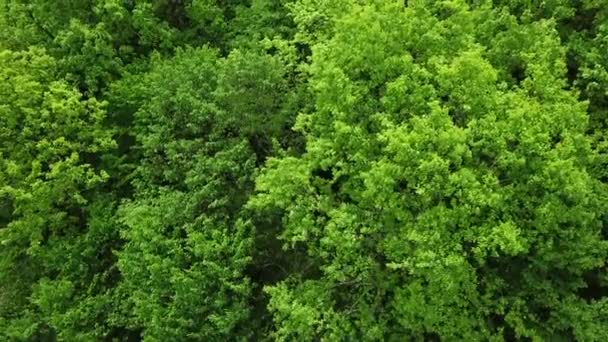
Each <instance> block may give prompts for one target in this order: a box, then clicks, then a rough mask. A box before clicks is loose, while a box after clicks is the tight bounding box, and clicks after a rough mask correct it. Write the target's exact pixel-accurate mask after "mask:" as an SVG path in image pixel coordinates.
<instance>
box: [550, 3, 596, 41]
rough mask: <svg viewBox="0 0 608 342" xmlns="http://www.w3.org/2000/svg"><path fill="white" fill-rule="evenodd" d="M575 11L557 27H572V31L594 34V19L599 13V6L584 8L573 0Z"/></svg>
mask: <svg viewBox="0 0 608 342" xmlns="http://www.w3.org/2000/svg"><path fill="white" fill-rule="evenodd" d="M575 3H576V4H577V5H578V6H576V12H575V14H574V16H572V17H569V18H566V19H564V20H562V21H561V23H560V24H561V25H559V27H567V28H572V29H573V30H574V31H578V32H582V31H587V32H591V33H592V34H595V19H596V17H597V15H598V13H599V8H584V6H581V4H580V2H578V1H576V2H575Z"/></svg>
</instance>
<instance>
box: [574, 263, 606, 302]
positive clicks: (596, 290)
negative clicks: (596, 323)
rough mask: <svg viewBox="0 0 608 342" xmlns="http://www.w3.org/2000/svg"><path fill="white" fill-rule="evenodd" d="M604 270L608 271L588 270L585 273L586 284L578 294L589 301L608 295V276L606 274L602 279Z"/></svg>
mask: <svg viewBox="0 0 608 342" xmlns="http://www.w3.org/2000/svg"><path fill="white" fill-rule="evenodd" d="M602 271H603V272H606V270H602V269H595V270H591V271H587V272H586V273H585V274H584V275H583V279H584V281H585V285H586V286H585V287H583V288H581V289H579V291H578V296H579V297H580V298H582V299H584V300H585V301H587V302H588V303H591V302H593V301H597V300H601V299H603V298H606V297H608V283H606V280H608V277H606V276H605V275H604V277H606V279H604V280H602V279H601V274H602Z"/></svg>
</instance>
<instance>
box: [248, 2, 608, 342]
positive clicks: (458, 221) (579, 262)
mask: <svg viewBox="0 0 608 342" xmlns="http://www.w3.org/2000/svg"><path fill="white" fill-rule="evenodd" d="M504 19H508V18H504V16H503V15H502V14H500V13H498V16H495V15H493V13H492V12H490V11H488V10H487V9H485V8H480V9H477V10H469V9H467V6H466V5H464V4H458V2H449V3H448V2H441V3H437V4H436V5H435V6H428V4H411V5H410V6H408V7H407V8H403V7H402V6H401V5H398V4H396V3H395V4H393V3H391V4H380V3H379V4H378V5H373V4H372V5H361V6H355V7H353V9H352V10H351V11H348V12H347V14H345V15H344V16H342V17H341V18H340V19H339V20H338V21H337V24H336V27H335V28H334V31H335V34H333V36H332V37H331V39H329V40H327V41H325V42H322V43H318V44H317V45H315V47H314V48H313V64H312V66H311V70H312V78H311V86H312V87H313V89H314V90H315V98H316V108H315V111H314V112H313V113H310V114H303V115H301V116H300V118H299V120H300V126H299V127H300V128H301V129H302V130H303V131H304V132H305V134H306V136H307V145H306V153H305V154H304V155H303V156H302V157H300V158H293V157H284V158H279V159H274V160H272V161H271V162H270V163H269V164H268V168H267V169H266V171H265V172H264V174H263V175H262V176H261V177H260V178H259V179H258V189H259V191H260V192H261V193H260V194H259V195H258V196H257V197H256V198H255V199H254V200H253V201H252V205H253V206H254V207H256V208H260V209H266V208H269V209H273V210H276V209H280V210H281V212H282V214H281V216H282V220H283V222H284V225H283V229H282V232H281V238H282V239H283V241H284V242H285V243H286V246H288V247H289V248H296V246H298V245H303V246H305V248H306V249H307V250H308V254H309V255H311V256H313V257H314V258H315V259H316V262H317V266H318V267H319V268H320V270H321V272H322V276H321V277H320V278H319V277H313V278H310V277H308V276H305V275H302V274H298V273H295V274H292V275H291V276H290V278H289V279H288V280H286V281H285V282H282V283H280V284H279V285H276V286H271V287H268V292H269V294H270V296H271V300H270V308H271V310H272V311H273V312H274V313H275V314H274V319H275V324H276V325H277V331H276V335H275V336H276V337H277V338H278V339H299V340H313V339H315V338H322V339H329V340H332V339H336V338H337V336H349V337H350V338H351V339H364V340H384V339H403V338H406V337H407V336H417V337H419V338H428V337H429V336H440V337H442V338H447V339H448V340H449V339H458V340H460V339H463V340H486V339H502V338H510V337H509V336H514V337H517V338H525V337H528V338H532V339H541V340H551V339H554V338H558V337H565V338H575V337H576V338H578V339H584V338H585V336H587V338H589V336H590V335H589V333H588V332H589V331H596V332H597V331H598V330H596V329H598V327H599V326H603V325H604V323H598V324H599V326H598V325H596V323H591V321H590V320H571V317H573V316H572V313H573V312H576V314H575V315H577V316H580V317H583V316H586V315H588V317H601V315H602V312H604V310H605V303H606V302H605V299H604V300H602V301H597V302H595V301H592V302H587V301H586V300H585V298H584V297H581V296H580V295H579V293H580V291H581V289H584V288H585V287H586V286H587V284H586V283H585V276H586V274H588V273H589V272H591V273H593V272H597V271H598V270H600V269H602V267H604V263H605V260H606V256H607V254H606V253H607V252H608V249H607V247H608V245H607V243H606V241H605V239H603V238H602V223H603V221H602V220H603V218H604V212H605V204H606V197H605V190H604V189H603V186H602V185H601V184H600V183H599V182H598V181H597V180H595V179H594V178H593V177H592V175H590V174H589V173H588V172H587V171H586V168H587V167H590V166H591V165H593V163H594V158H596V154H595V153H594V151H593V150H592V149H591V140H590V139H589V138H588V137H587V136H586V135H585V132H586V124H587V117H586V104H585V103H581V102H578V101H577V98H576V94H575V93H571V92H569V91H566V90H563V89H562V88H563V87H564V85H565V79H564V78H565V77H564V76H565V71H566V70H565V65H564V62H563V61H564V59H565V57H564V51H563V49H562V48H560V42H559V40H558V38H557V37H556V35H555V33H554V30H553V29H552V27H551V25H550V23H549V22H538V23H536V22H534V23H530V24H517V23H515V22H511V23H510V25H509V26H507V30H506V31H504V35H503V34H500V35H497V36H496V37H495V38H494V39H492V41H490V42H488V41H487V40H486V37H485V34H487V32H488V31H490V30H492V25H495V24H496V23H497V22H498V23H500V22H501V21H503V20H504ZM474 24H475V25H474ZM501 24H502V23H501ZM503 25H504V24H503ZM477 27H484V28H485V32H477ZM503 27H504V26H503ZM503 29H504V28H503ZM530 33H534V34H530ZM524 34H525V37H526V39H519V38H521V37H523V35H524ZM513 58H515V62H516V63H518V65H517V66H518V67H520V68H524V71H523V75H522V76H518V77H515V78H511V77H510V76H511V75H512V68H513V66H512V65H509V64H508V61H509V59H513ZM570 334H572V335H570ZM601 334H603V333H599V335H593V336H595V337H594V338H599V339H601V337H600V336H602V335H601Z"/></svg>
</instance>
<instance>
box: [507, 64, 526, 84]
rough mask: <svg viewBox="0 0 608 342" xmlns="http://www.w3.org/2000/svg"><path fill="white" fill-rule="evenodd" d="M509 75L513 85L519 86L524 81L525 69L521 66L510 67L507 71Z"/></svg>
mask: <svg viewBox="0 0 608 342" xmlns="http://www.w3.org/2000/svg"><path fill="white" fill-rule="evenodd" d="M509 75H510V76H511V79H512V80H513V83H514V84H515V85H520V84H521V82H522V81H523V80H525V79H526V69H525V67H524V66H523V65H522V64H519V63H518V64H515V65H512V66H511V67H510V69H509Z"/></svg>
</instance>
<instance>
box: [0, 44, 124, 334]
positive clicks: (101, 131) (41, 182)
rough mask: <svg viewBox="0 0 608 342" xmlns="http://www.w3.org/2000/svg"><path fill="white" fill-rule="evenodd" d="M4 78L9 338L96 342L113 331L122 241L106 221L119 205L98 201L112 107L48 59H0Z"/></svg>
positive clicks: (1, 177) (0, 229)
mask: <svg viewBox="0 0 608 342" xmlns="http://www.w3.org/2000/svg"><path fill="white" fill-rule="evenodd" d="M0 74H1V77H2V79H3V80H5V81H4V82H3V83H2V86H1V87H0V110H1V114H0V156H1V157H0V198H1V199H2V201H1V202H0V208H2V209H1V210H0V211H1V212H2V213H3V215H2V216H3V217H2V220H1V221H0V241H1V244H2V249H1V250H0V303H1V304H2V305H1V309H0V331H2V332H1V333H0V334H1V335H2V336H3V338H4V339H9V340H13V339H36V338H39V339H45V338H50V337H52V336H57V337H58V338H61V339H75V338H92V337H93V336H97V335H96V334H98V333H103V332H100V331H96V330H97V329H99V330H104V329H109V328H108V327H107V326H104V325H103V322H99V321H97V320H98V319H99V318H100V317H101V316H103V315H104V312H107V311H108V310H106V306H108V305H110V304H111V303H109V301H110V299H109V297H110V296H111V294H110V293H109V292H108V291H110V290H109V289H110V288H111V283H112V279H111V278H112V277H113V275H112V274H113V271H112V257H111V248H112V247H111V246H112V244H113V243H114V240H115V239H116V237H117V236H116V231H113V230H112V227H111V225H108V223H109V222H105V221H104V220H105V219H107V218H108V217H111V215H110V214H109V213H108V210H111V205H112V203H111V201H110V202H109V203H108V198H107V196H103V195H100V196H98V195H96V194H95V193H96V191H98V190H99V189H100V188H101V187H102V186H103V184H104V182H105V181H106V179H107V178H108V174H107V172H106V171H105V170H104V167H103V164H102V163H101V162H98V161H99V159H100V158H101V155H103V154H104V153H107V152H108V151H111V150H112V149H113V148H114V146H115V144H114V141H113V140H112V132H111V131H109V130H107V129H105V128H104V127H103V125H102V121H103V120H104V117H105V110H104V107H105V103H103V102H99V101H97V100H95V99H88V100H84V99H82V95H81V94H80V93H79V92H78V91H76V90H75V89H73V88H72V87H70V86H69V85H68V84H67V83H66V82H64V81H62V80H61V79H59V78H57V77H56V74H57V63H56V61H55V60H54V59H53V58H51V57H49V56H48V55H46V53H45V51H44V50H41V49H34V48H32V49H29V50H28V51H23V52H11V51H6V50H5V51H2V52H0ZM108 205H109V207H108ZM108 254H109V255H108ZM93 323H97V328H91V330H85V328H84V327H85V326H86V324H91V326H92V325H93Z"/></svg>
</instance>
